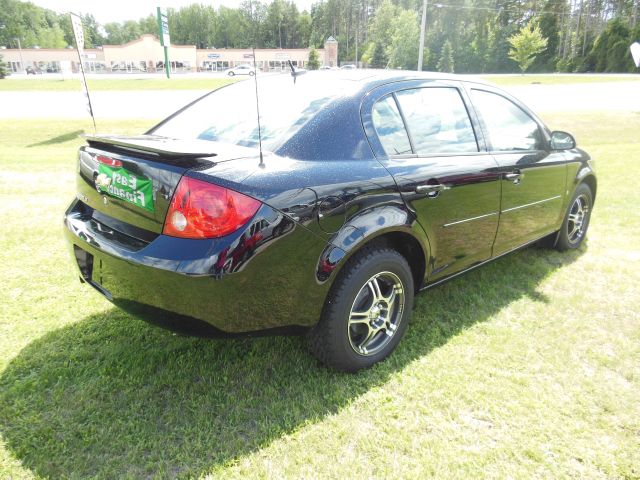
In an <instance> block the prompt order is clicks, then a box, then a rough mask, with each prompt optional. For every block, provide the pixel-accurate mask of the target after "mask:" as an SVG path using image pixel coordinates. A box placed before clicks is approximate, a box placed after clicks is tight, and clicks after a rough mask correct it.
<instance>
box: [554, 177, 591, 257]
mask: <svg viewBox="0 0 640 480" xmlns="http://www.w3.org/2000/svg"><path fill="white" fill-rule="evenodd" d="M592 206H593V193H592V192H591V189H590V188H589V186H588V185H587V184H584V183H583V184H581V185H579V186H578V188H576V191H575V193H574V194H573V197H572V198H571V202H570V203H569V208H568V209H567V213H566V215H565V217H564V221H563V222H562V227H561V228H560V232H559V233H558V240H557V242H556V248H557V249H558V250H560V251H565V250H569V249H574V248H578V247H579V246H580V245H581V244H582V241H583V240H584V238H585V236H586V235H587V229H588V228H589V221H590V220H591V208H592Z"/></svg>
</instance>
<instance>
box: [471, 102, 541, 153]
mask: <svg viewBox="0 0 640 480" xmlns="http://www.w3.org/2000/svg"><path fill="white" fill-rule="evenodd" d="M471 98H472V99H473V104H474V106H475V108H476V110H477V111H478V113H479V115H480V118H481V119H482V122H483V124H484V128H485V130H486V131H487V134H488V136H489V141H490V142H491V150H493V151H511V150H540V149H542V148H543V141H542V136H541V134H540V128H538V124H537V123H536V121H535V120H534V119H533V118H531V117H530V116H529V115H527V114H526V113H525V112H524V110H522V109H521V108H520V107H518V106H517V105H516V104H515V103H513V102H512V101H511V100H508V99H506V98H504V97H503V96H501V95H498V94H495V93H491V92H486V91H484V90H475V89H474V90H471Z"/></svg>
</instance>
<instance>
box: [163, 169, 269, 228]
mask: <svg viewBox="0 0 640 480" xmlns="http://www.w3.org/2000/svg"><path fill="white" fill-rule="evenodd" d="M259 207H260V202H259V201H258V200H255V199H253V198H251V197H247V196H246V195H243V194H241V193H238V192H234V191H233V190H228V189H226V188H223V187H220V186H218V185H213V184H211V183H208V182H203V181H201V180H196V179H194V178H189V177H182V179H181V180H180V183H179V184H178V187H177V188H176V192H175V193H174V194H173V198H172V199H171V205H169V211H168V212H167V217H166V219H165V221H164V229H163V231H162V233H164V234H165V235H170V236H172V237H181V238H216V237H222V236H223V235H227V234H228V233H231V232H235V231H236V230H237V229H239V228H240V227H241V226H242V225H244V224H245V223H247V221H248V220H249V219H250V218H251V217H253V215H255V213H256V212H257V211H258V208H259Z"/></svg>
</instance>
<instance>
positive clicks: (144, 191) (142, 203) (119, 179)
mask: <svg viewBox="0 0 640 480" xmlns="http://www.w3.org/2000/svg"><path fill="white" fill-rule="evenodd" d="M96 187H97V188H98V191H100V192H103V193H106V194H108V195H111V196H112V197H116V198H119V199H121V200H124V201H125V202H128V203H131V204H133V205H135V206H136V207H140V208H144V209H145V210H148V211H149V212H153V211H154V208H153V182H152V181H151V180H149V179H148V178H141V177H136V176H135V175H134V174H133V173H131V172H128V171H127V170H126V169H124V168H122V167H118V168H112V167H109V166H107V165H104V164H102V163H101V164H100V165H99V166H98V177H97V178H96Z"/></svg>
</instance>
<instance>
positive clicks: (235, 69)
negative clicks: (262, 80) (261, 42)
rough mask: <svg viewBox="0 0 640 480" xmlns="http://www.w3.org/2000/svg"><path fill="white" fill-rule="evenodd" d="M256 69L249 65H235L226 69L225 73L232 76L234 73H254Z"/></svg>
mask: <svg viewBox="0 0 640 480" xmlns="http://www.w3.org/2000/svg"><path fill="white" fill-rule="evenodd" d="M255 74H256V70H255V68H253V66H251V65H238V66H237V67H233V68H230V69H229V70H227V75H229V76H230V77H233V76H235V75H251V76H253V75H255Z"/></svg>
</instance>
